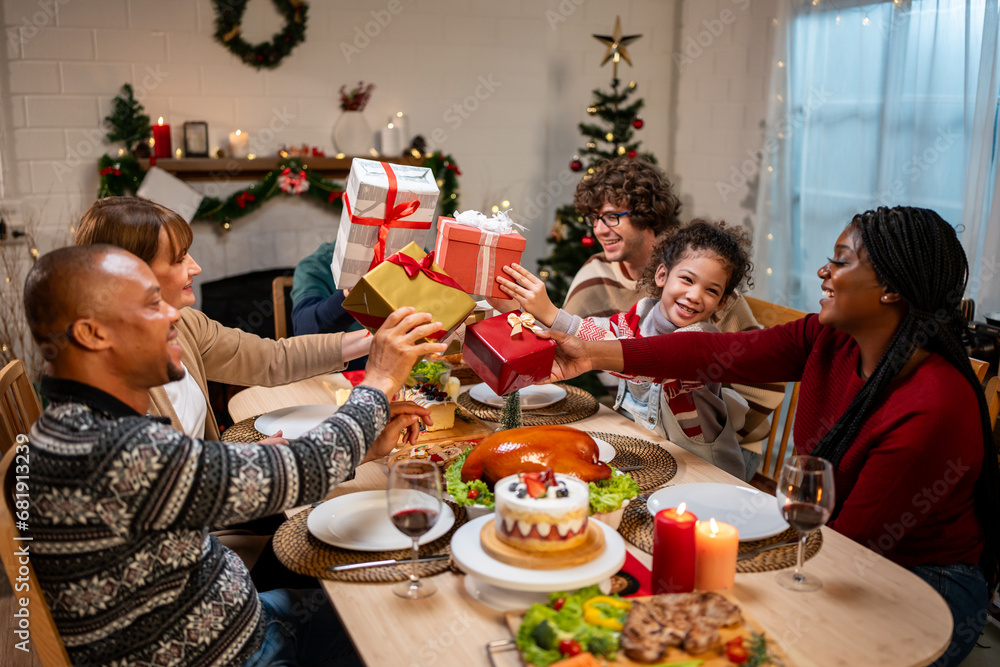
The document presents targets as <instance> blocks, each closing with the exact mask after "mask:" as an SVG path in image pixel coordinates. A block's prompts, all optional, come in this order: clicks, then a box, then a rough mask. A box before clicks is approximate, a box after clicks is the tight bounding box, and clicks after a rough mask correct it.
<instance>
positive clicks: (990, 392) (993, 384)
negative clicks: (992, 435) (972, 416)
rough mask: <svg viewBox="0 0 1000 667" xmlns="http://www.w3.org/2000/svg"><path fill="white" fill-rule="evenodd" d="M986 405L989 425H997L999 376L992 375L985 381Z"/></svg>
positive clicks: (999, 390)
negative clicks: (988, 413)
mask: <svg viewBox="0 0 1000 667" xmlns="http://www.w3.org/2000/svg"><path fill="white" fill-rule="evenodd" d="M984 391H985V392H986V407H987V408H989V412H990V426H992V427H993V428H994V429H995V428H996V427H997V415H998V414H1000V377H997V376H993V377H991V378H990V381H989V382H987V383H986V387H985V388H984Z"/></svg>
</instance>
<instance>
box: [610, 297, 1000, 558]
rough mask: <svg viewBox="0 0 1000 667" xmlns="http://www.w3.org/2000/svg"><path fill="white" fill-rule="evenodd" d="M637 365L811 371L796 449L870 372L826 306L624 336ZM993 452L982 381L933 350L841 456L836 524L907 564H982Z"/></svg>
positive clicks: (767, 376)
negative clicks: (986, 445) (977, 499)
mask: <svg viewBox="0 0 1000 667" xmlns="http://www.w3.org/2000/svg"><path fill="white" fill-rule="evenodd" d="M621 344H622V350H623V352H624V355H625V374H626V375H650V374H651V372H653V371H655V374H656V375H658V376H660V375H661V376H663V377H672V378H680V379H685V380H694V379H705V378H707V379H710V380H712V381H722V382H742V383H747V382H782V381H784V382H789V381H801V383H802V385H801V388H800V390H799V403H798V408H797V411H796V415H795V431H794V434H795V451H796V453H799V454H808V453H810V452H811V451H812V450H813V448H814V447H815V446H816V443H817V442H818V441H819V439H820V438H821V437H822V436H823V434H825V433H826V432H827V431H828V430H829V429H830V427H831V426H832V425H833V424H834V423H836V421H837V419H838V418H839V417H840V415H842V414H843V413H844V411H845V410H846V409H847V406H848V405H849V404H850V402H851V399H853V398H854V396H855V395H856V394H857V393H858V390H859V389H861V386H862V385H863V384H864V382H863V381H862V380H861V378H860V377H858V374H857V370H856V369H857V368H858V360H859V355H860V352H859V350H858V346H857V344H856V343H855V342H854V340H853V339H852V338H851V337H850V336H848V335H847V334H844V333H841V332H839V331H836V330H835V329H832V328H830V327H826V326H823V325H822V324H820V323H819V319H818V318H817V317H816V316H815V315H808V316H807V317H805V318H803V319H801V320H798V321H796V322H790V323H789V324H786V325H783V326H778V327H773V328H770V329H761V330H759V331H749V332H741V333H713V334H701V333H684V332H681V333H674V334H671V335H669V336H656V337H652V338H636V339H632V340H622V341H621ZM982 460H983V434H982V425H981V421H980V416H979V408H978V402H977V398H976V395H975V390H974V389H973V387H972V385H970V384H969V382H968V380H966V379H965V378H964V377H963V376H962V374H961V373H960V372H959V371H958V370H957V369H955V368H954V367H953V366H952V365H951V364H949V363H948V362H947V361H945V360H944V359H943V358H942V357H941V356H939V355H936V354H932V355H931V356H930V357H928V358H927V359H926V360H925V361H924V362H923V363H921V364H920V365H919V366H917V368H916V370H915V371H914V372H913V373H911V374H910V375H909V376H908V377H906V378H902V379H898V378H897V379H895V380H893V381H892V382H891V383H890V384H889V386H888V387H887V389H886V391H885V392H884V395H883V396H882V397H880V399H879V400H878V401H877V403H876V405H875V407H874V410H873V412H872V413H871V414H870V415H869V417H868V421H867V423H866V424H865V425H864V426H863V427H862V429H861V432H860V433H859V434H858V436H857V437H856V438H855V440H854V442H853V444H852V445H851V447H850V449H848V451H847V452H846V453H845V454H844V457H843V458H842V459H841V461H840V465H839V466H838V468H837V470H836V472H835V477H836V485H837V486H836V493H837V500H838V505H839V514H838V515H837V518H836V519H835V520H834V521H832V522H831V523H830V526H831V527H832V528H834V529H835V530H837V531H838V532H840V533H842V534H844V535H846V536H847V537H850V538H851V539H853V540H855V541H856V542H859V543H861V544H863V545H865V546H867V547H869V548H870V549H872V550H874V551H876V552H878V553H881V554H882V555H884V556H885V557H886V558H889V559H890V560H892V561H894V562H896V563H898V564H900V565H902V566H904V567H912V566H914V565H949V564H952V563H967V564H970V565H976V564H978V563H979V556H980V554H981V553H982V549H983V537H982V531H981V529H980V524H979V520H978V519H977V518H976V515H975V512H974V510H973V503H972V493H973V487H974V486H975V483H976V479H977V478H978V477H979V472H980V468H981V465H982Z"/></svg>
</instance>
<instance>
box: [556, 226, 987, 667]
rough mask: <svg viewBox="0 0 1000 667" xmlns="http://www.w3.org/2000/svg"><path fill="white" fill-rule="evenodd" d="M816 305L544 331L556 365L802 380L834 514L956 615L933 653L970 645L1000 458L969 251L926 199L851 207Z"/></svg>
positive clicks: (837, 522)
mask: <svg viewBox="0 0 1000 667" xmlns="http://www.w3.org/2000/svg"><path fill="white" fill-rule="evenodd" d="M819 277H820V278H822V280H823V284H822V289H823V298H822V299H821V300H820V312H819V314H818V315H816V314H811V315H807V316H806V317H805V318H803V319H801V320H798V321H796V322H791V323H789V324H786V325H783V326H778V327H774V328H771V329H764V330H761V331H751V332H743V333H713V334H705V333H698V332H691V333H684V332H677V333H674V334H671V335H669V336H655V337H647V338H635V339H626V340H615V341H600V342H587V341H582V340H580V339H578V338H572V337H569V336H566V335H564V334H560V333H557V332H553V333H552V334H551V336H552V338H553V339H555V340H556V341H557V342H558V343H559V350H558V353H557V357H556V366H555V368H554V369H553V380H556V379H564V378H567V377H573V376H575V375H578V374H579V373H582V372H585V371H588V370H592V369H603V370H609V371H618V372H623V373H624V374H625V375H628V376H653V377H662V378H679V379H682V380H687V379H692V380H693V379H696V378H698V377H701V376H702V375H701V374H703V373H706V372H707V373H708V375H709V376H710V377H713V378H718V379H719V380H721V381H723V382H727V381H728V382H779V381H786V382H790V381H801V383H802V384H801V390H800V393H799V403H798V408H797V413H796V417H795V450H796V452H797V453H799V454H811V455H814V456H822V457H824V458H826V459H828V460H830V461H831V462H832V463H833V465H834V469H835V479H836V490H837V507H836V508H835V510H834V514H833V517H832V519H831V521H830V527H831V528H833V529H834V530H837V531H838V532H840V533H842V534H844V535H846V536H847V537H850V538H851V539H853V540H855V541H857V542H859V543H861V544H862V545H864V546H866V547H868V548H870V549H872V550H873V551H876V552H878V553H880V554H882V555H884V556H885V557H886V558H888V559H890V560H892V561H894V562H896V563H898V564H899V565H901V566H903V567H906V568H908V569H909V570H911V571H912V572H914V573H915V574H917V575H918V576H920V577H921V578H922V579H924V580H925V581H927V582H928V583H929V584H930V585H931V586H932V587H934V588H935V589H936V590H937V591H938V592H939V593H940V594H941V595H942V597H944V599H945V601H946V602H947V603H948V606H949V607H950V609H951V612H952V616H953V619H954V633H953V636H952V642H951V645H950V646H949V647H948V649H947V651H946V652H945V655H944V656H943V657H942V658H941V660H940V661H939V663H937V664H941V665H955V664H958V663H960V662H961V661H962V659H963V658H964V657H965V656H966V655H968V653H969V652H970V651H971V650H972V647H973V646H974V645H975V642H976V639H977V638H978V637H979V634H980V632H981V631H982V628H983V625H984V623H985V621H986V615H987V612H986V608H987V601H988V591H989V590H992V589H993V587H994V586H995V585H996V583H997V574H998V562H1000V521H997V520H996V518H995V514H996V512H997V510H998V508H1000V466H998V463H997V449H996V443H995V442H994V440H993V437H992V429H991V428H990V424H989V419H988V416H987V409H986V403H985V399H984V395H983V391H982V387H981V385H980V384H979V381H978V379H977V378H976V376H975V374H974V373H973V371H972V367H971V365H970V364H969V359H968V357H967V356H966V352H965V349H964V348H963V346H962V344H961V339H960V333H961V330H962V326H963V324H964V321H963V319H962V317H961V315H960V313H959V304H960V302H961V299H962V295H963V293H964V291H965V284H966V281H967V279H968V262H967V260H966V257H965V253H964V251H963V250H962V246H961V245H960V244H959V241H958V238H957V236H956V234H955V231H954V229H952V227H951V226H950V225H948V223H946V222H945V221H944V220H942V219H941V217H940V216H939V215H938V214H937V213H935V212H934V211H929V210H926V209H919V208H908V207H897V208H893V209H888V208H879V209H878V210H875V211H867V212H865V213H862V214H861V215H858V216H855V217H854V219H853V220H852V221H851V224H850V225H848V227H847V229H845V230H844V232H843V233H842V234H841V235H840V238H838V239H837V242H836V245H835V247H834V255H833V257H832V258H830V259H829V260H828V262H827V263H826V264H825V265H823V266H822V267H821V268H820V269H819Z"/></svg>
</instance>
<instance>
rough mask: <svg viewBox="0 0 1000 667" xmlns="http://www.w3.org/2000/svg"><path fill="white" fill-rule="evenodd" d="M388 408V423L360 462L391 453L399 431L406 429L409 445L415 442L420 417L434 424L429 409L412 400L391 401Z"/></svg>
mask: <svg viewBox="0 0 1000 667" xmlns="http://www.w3.org/2000/svg"><path fill="white" fill-rule="evenodd" d="M389 408H390V410H391V412H390V415H391V417H390V419H389V423H388V424H386V426H385V429H383V431H382V433H381V434H380V435H379V436H378V437H377V438H376V439H375V442H373V443H372V446H371V449H369V450H368V453H367V454H365V458H364V459H362V460H361V462H362V463H367V462H368V461H374V460H375V459H380V458H382V457H383V456H388V455H389V454H391V453H392V450H393V449H395V448H396V446H397V445H398V444H399V435H400V432H401V431H406V437H405V441H408V442H409V443H410V444H411V445H415V444H417V437H418V436H419V435H420V424H419V420H420V419H423V420H424V423H426V424H428V425H433V424H434V422H433V420H431V416H430V415H431V411H430V410H428V409H427V408H425V407H421V406H419V405H417V404H416V403H413V402H412V401H397V402H395V403H392V404H391V405H390V406H389Z"/></svg>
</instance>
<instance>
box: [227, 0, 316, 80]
mask: <svg viewBox="0 0 1000 667" xmlns="http://www.w3.org/2000/svg"><path fill="white" fill-rule="evenodd" d="M272 2H274V6H275V8H276V9H277V10H278V12H280V13H281V15H282V16H284V17H285V27H284V28H282V29H281V30H280V31H278V32H276V33H275V34H274V37H272V38H271V41H270V42H261V43H260V44H251V43H250V42H248V41H246V40H245V39H243V36H242V34H241V32H240V24H241V23H242V21H243V12H244V11H245V10H246V8H247V0H212V4H213V5H215V39H216V40H217V41H218V42H219V43H220V44H222V45H223V46H224V47H226V48H227V49H229V51H230V52H231V53H233V54H234V55H236V56H237V57H239V58H240V60H242V61H243V62H245V63H246V64H247V65H250V66H252V67H256V68H257V69H260V68H261V67H267V68H274V67H277V66H278V64H279V63H280V62H281V61H282V59H283V58H284V57H285V56H287V55H288V54H289V53H291V52H292V49H294V48H295V47H296V46H298V45H299V44H300V43H301V42H302V40H304V39H305V38H306V11H307V10H308V8H309V5H307V4H306V3H305V2H303V1H302V0H272Z"/></svg>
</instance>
